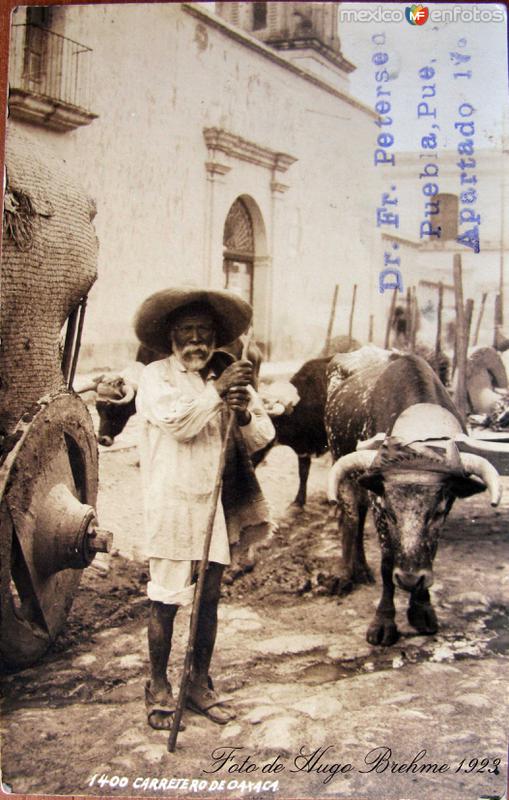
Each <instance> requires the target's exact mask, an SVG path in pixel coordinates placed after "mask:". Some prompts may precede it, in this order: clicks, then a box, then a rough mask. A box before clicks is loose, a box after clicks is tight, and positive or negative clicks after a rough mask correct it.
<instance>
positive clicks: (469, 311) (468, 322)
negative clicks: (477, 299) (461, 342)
mask: <svg viewBox="0 0 509 800" xmlns="http://www.w3.org/2000/svg"><path fill="white" fill-rule="evenodd" d="M473 316H474V301H473V300H472V299H471V298H468V300H467V302H466V303H465V336H466V340H467V354H468V347H469V344H470V329H471V327H472V318H473Z"/></svg>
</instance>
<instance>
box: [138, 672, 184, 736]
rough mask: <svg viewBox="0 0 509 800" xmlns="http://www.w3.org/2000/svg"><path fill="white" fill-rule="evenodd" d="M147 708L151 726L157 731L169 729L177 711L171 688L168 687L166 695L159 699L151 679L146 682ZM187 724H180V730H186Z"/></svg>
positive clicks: (148, 720)
mask: <svg viewBox="0 0 509 800" xmlns="http://www.w3.org/2000/svg"><path fill="white" fill-rule="evenodd" d="M145 708H146V709H147V722H148V724H149V725H150V727H151V728H154V730H156V731H169V730H170V728H171V726H172V723H173V720H172V717H173V714H174V713H175V709H176V704H175V698H174V697H173V695H172V693H171V688H170V687H168V691H167V694H166V697H164V698H163V699H162V700H157V699H156V697H155V696H154V694H153V692H152V689H151V686H150V681H147V683H146V684H145ZM185 729H186V726H185V724H184V723H183V722H181V723H180V725H179V731H185Z"/></svg>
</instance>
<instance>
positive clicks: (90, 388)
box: [75, 381, 97, 394]
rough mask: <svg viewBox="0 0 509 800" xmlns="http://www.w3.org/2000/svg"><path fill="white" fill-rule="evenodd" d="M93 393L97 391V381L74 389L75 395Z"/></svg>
mask: <svg viewBox="0 0 509 800" xmlns="http://www.w3.org/2000/svg"><path fill="white" fill-rule="evenodd" d="M95 391H97V381H92V382H91V383H87V384H86V385H85V386H82V387H81V388H80V389H75V392H76V394H85V392H95Z"/></svg>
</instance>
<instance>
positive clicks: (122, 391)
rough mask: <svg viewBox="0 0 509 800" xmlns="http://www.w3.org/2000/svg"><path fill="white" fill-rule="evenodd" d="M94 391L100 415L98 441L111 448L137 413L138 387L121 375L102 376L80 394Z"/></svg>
mask: <svg viewBox="0 0 509 800" xmlns="http://www.w3.org/2000/svg"><path fill="white" fill-rule="evenodd" d="M91 389H94V390H95V391H96V392H97V398H96V402H95V407H96V411H97V413H98V415H99V431H98V433H97V441H98V442H99V444H102V445H104V446H105V447H111V445H112V444H113V441H114V439H115V436H118V435H119V434H120V433H122V431H123V430H124V428H125V426H126V424H127V421H128V419H129V418H130V417H131V416H132V415H133V414H134V413H135V410H136V409H135V397H136V386H135V385H134V384H133V383H131V382H130V381H127V380H125V378H123V377H122V376H121V375H110V376H108V377H105V376H104V375H101V376H100V377H99V378H98V379H96V380H95V381H93V383H92V384H91V385H90V386H86V387H84V388H83V389H81V390H80V392H84V391H89V390H91Z"/></svg>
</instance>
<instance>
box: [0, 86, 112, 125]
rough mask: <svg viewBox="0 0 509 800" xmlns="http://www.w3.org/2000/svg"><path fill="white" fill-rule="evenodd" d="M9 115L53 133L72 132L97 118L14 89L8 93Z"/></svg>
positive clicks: (87, 112)
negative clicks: (48, 129)
mask: <svg viewBox="0 0 509 800" xmlns="http://www.w3.org/2000/svg"><path fill="white" fill-rule="evenodd" d="M9 114H10V116H11V117H12V118H13V119H21V120H24V121H26V122H32V123H35V124H37V125H42V126H43V127H45V128H50V129H51V130H55V131H72V130H74V129H75V128H78V127H80V126H81V125H90V123H91V122H93V121H94V119H97V116H98V115H97V114H94V113H92V112H91V111H87V110H85V109H83V108H79V107H78V106H73V105H70V104H69V103H64V102H63V101H60V100H53V99H51V98H49V97H43V96H40V95H36V94H32V93H31V92H27V91H25V90H23V89H15V88H14V89H13V88H11V90H10V93H9Z"/></svg>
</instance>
